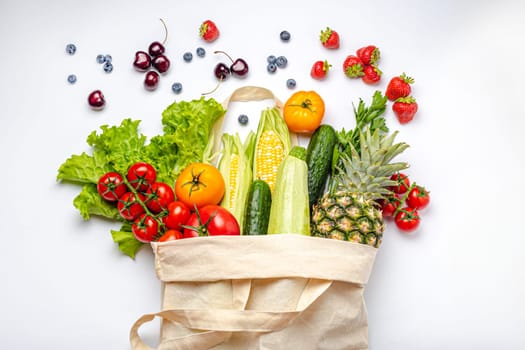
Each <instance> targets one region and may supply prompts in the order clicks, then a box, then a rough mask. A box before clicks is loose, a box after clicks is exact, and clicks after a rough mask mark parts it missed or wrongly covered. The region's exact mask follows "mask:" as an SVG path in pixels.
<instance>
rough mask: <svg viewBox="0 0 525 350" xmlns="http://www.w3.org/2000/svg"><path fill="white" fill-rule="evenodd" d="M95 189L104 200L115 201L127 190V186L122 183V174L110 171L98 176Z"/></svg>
mask: <svg viewBox="0 0 525 350" xmlns="http://www.w3.org/2000/svg"><path fill="white" fill-rule="evenodd" d="M97 191H98V194H99V195H100V196H101V197H102V198H104V199H105V200H107V201H110V202H115V201H117V200H118V199H119V198H120V197H122V195H123V194H124V193H126V192H127V191H128V187H127V186H126V184H125V183H124V178H123V177H122V175H120V174H119V173H117V172H114V171H111V172H108V173H105V174H104V175H102V176H101V177H100V179H99V180H98V183H97Z"/></svg>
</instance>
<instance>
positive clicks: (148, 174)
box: [126, 162, 157, 192]
mask: <svg viewBox="0 0 525 350" xmlns="http://www.w3.org/2000/svg"><path fill="white" fill-rule="evenodd" d="M126 178H127V180H128V182H129V184H130V185H131V187H133V188H134V189H135V190H137V191H139V192H145V191H147V190H148V189H149V188H150V187H151V185H152V184H153V183H154V182H156V181H157V170H156V169H155V168H154V167H153V165H151V164H149V163H145V162H137V163H134V164H132V165H131V166H130V167H129V169H128V173H127V175H126Z"/></svg>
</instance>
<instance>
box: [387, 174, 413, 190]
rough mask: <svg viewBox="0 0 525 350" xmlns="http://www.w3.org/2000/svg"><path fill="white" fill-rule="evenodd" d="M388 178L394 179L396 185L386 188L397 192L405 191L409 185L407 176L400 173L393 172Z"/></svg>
mask: <svg viewBox="0 0 525 350" xmlns="http://www.w3.org/2000/svg"><path fill="white" fill-rule="evenodd" d="M390 180H394V181H396V183H397V184H396V185H394V186H391V187H389V188H388V189H389V190H390V191H392V192H394V193H397V194H403V193H405V192H406V191H407V190H408V188H409V187H410V180H409V179H408V176H407V175H405V174H402V173H395V174H393V175H392V176H391V177H390Z"/></svg>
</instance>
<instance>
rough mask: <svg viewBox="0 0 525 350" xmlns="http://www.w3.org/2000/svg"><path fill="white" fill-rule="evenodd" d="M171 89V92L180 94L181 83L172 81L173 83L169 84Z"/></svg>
mask: <svg viewBox="0 0 525 350" xmlns="http://www.w3.org/2000/svg"><path fill="white" fill-rule="evenodd" d="M171 90H173V92H174V93H176V94H180V93H181V92H182V84H181V83H173V85H171Z"/></svg>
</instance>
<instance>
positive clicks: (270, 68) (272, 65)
mask: <svg viewBox="0 0 525 350" xmlns="http://www.w3.org/2000/svg"><path fill="white" fill-rule="evenodd" d="M266 70H267V71H268V73H275V72H276V71H277V65H276V64H275V63H268V65H267V66H266Z"/></svg>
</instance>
